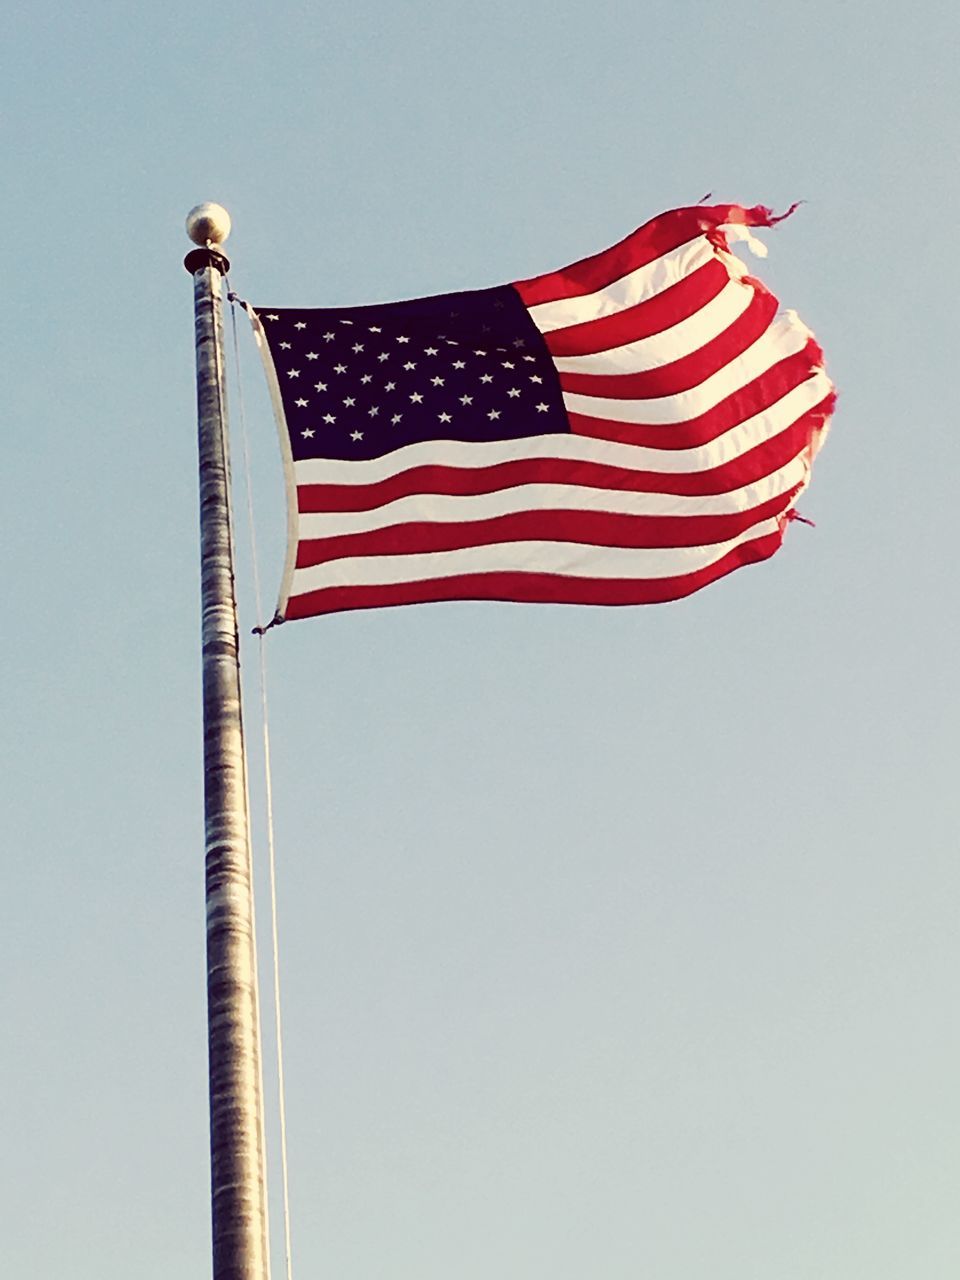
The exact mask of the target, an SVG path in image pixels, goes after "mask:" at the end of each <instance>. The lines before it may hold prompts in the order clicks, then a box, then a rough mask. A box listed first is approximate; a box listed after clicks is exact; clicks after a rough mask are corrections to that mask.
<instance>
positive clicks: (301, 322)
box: [293, 320, 307, 329]
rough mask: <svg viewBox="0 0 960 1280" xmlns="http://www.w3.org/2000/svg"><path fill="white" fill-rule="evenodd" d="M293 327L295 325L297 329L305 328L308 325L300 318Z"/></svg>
mask: <svg viewBox="0 0 960 1280" xmlns="http://www.w3.org/2000/svg"><path fill="white" fill-rule="evenodd" d="M293 327H294V328H295V329H305V328H306V327H307V326H306V325H305V324H304V322H303V321H302V320H298V321H297V323H296V324H295V325H294V326H293Z"/></svg>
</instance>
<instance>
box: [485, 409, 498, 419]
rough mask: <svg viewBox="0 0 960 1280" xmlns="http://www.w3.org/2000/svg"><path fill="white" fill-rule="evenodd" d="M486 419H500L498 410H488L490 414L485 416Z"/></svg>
mask: <svg viewBox="0 0 960 1280" xmlns="http://www.w3.org/2000/svg"><path fill="white" fill-rule="evenodd" d="M487 417H488V418H490V419H493V418H499V417H500V410H499V409H491V410H490V412H489V413H488V414H487Z"/></svg>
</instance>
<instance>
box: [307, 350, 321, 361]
mask: <svg viewBox="0 0 960 1280" xmlns="http://www.w3.org/2000/svg"><path fill="white" fill-rule="evenodd" d="M307 359H308V360H319V359H320V357H319V356H318V355H317V353H316V352H315V351H308V352H307Z"/></svg>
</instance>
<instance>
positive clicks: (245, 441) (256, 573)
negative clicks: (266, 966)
mask: <svg viewBox="0 0 960 1280" xmlns="http://www.w3.org/2000/svg"><path fill="white" fill-rule="evenodd" d="M227 290H228V293H227V296H228V298H229V300H230V318H231V322H232V329H233V354H234V368H235V369H236V379H237V409H238V414H239V418H240V439H241V442H242V445H243V474H244V486H245V489H246V497H247V530H248V532H249V536H250V559H251V563H252V565H253V594H254V601H255V604H256V614H257V640H258V642H259V658H260V661H259V677H260V720H261V724H262V725H263V782H264V795H265V798H266V811H267V812H266V819H267V861H268V863H269V867H270V926H271V929H270V931H271V941H272V948H273V1017H274V1033H275V1039H276V1045H277V1101H278V1113H279V1119H280V1172H281V1179H282V1184H283V1251H284V1261H285V1264H286V1277H287V1280H293V1263H292V1256H291V1249H290V1187H289V1175H288V1166H287V1106H286V1089H285V1085H284V1072H283V1019H282V1017H281V1013H280V935H279V928H278V924H277V859H276V846H275V841H274V830H273V773H272V770H271V765H270V717H269V707H268V702H267V648H266V635H265V634H264V630H263V626H264V623H263V606H262V599H261V591H260V562H259V558H258V555H257V531H256V521H255V520H254V514H253V480H252V474H251V472H252V468H251V465H250V438H249V435H248V432H247V419H246V414H245V412H244V401H243V382H242V380H241V378H240V344H239V341H238V339H237V305H236V300H235V295H234V294H233V293H232V292H230V282H229V278H228V279H227Z"/></svg>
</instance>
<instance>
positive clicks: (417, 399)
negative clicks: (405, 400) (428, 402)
mask: <svg viewBox="0 0 960 1280" xmlns="http://www.w3.org/2000/svg"><path fill="white" fill-rule="evenodd" d="M410 403H411V404H423V396H422V395H421V394H420V392H419V391H415V392H414V393H413V395H412V396H411V397H410Z"/></svg>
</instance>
